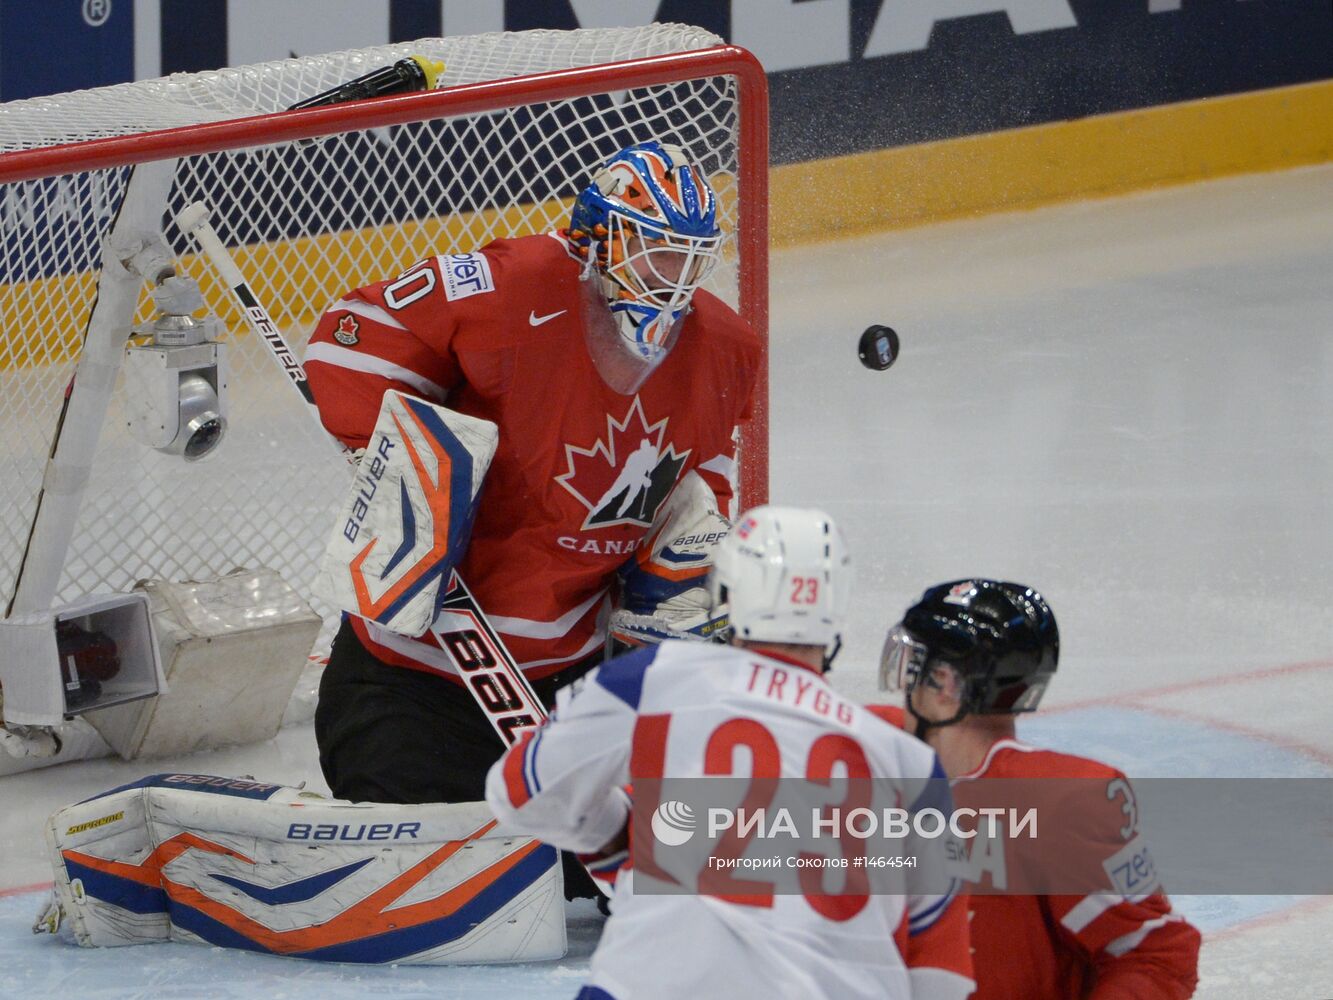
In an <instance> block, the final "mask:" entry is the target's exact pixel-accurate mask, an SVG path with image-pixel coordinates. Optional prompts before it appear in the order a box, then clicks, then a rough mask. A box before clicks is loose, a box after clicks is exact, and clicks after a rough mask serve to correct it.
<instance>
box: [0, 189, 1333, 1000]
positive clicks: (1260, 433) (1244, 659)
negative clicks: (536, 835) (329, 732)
mask: <svg viewBox="0 0 1333 1000" xmlns="http://www.w3.org/2000/svg"><path fill="white" fill-rule="evenodd" d="M1331 275H1333V166H1326V167H1316V168H1309V169H1302V170H1294V171H1287V172H1283V173H1275V174H1266V175H1259V176H1253V177H1246V178H1238V179H1233V180H1226V181H1219V182H1213V183H1209V184H1203V185H1196V186H1192V187H1186V188H1178V189H1170V190H1164V191H1160V192H1154V193H1149V194H1143V195H1137V196H1132V197H1127V198H1120V199H1115V200H1108V201H1095V202H1084V203H1076V204H1070V205H1064V206H1057V207H1053V208H1048V209H1043V210H1040V211H1034V212H1029V213H1023V214H1016V215H1007V216H993V217H989V218H985V219H980V220H976V221H964V222H954V223H949V224H944V225H939V226H932V227H926V228H920V229H913V230H907V231H903V232H898V233H891V234H885V235H880V236H874V237H867V238H864V239H858V240H853V241H844V242H838V243H828V244H823V245H818V246H814V247H803V248H799V249H794V250H788V251H783V252H780V253H777V254H775V255H774V280H773V309H772V312H773V334H772V337H773V351H772V365H773V371H772V390H771V398H772V410H773V413H772V420H773V435H772V440H773V454H772V495H773V497H774V499H776V500H780V501H781V502H783V503H789V504H816V505H820V506H823V507H825V508H826V509H828V510H829V511H830V512H831V513H832V514H833V515H834V516H835V517H836V518H837V519H838V520H839V521H840V522H841V523H842V525H843V527H844V530H845V531H846V533H847V535H848V537H849V539H850V542H851V544H852V547H853V549H854V552H855V554H856V556H857V562H858V567H859V569H858V572H859V581H858V591H857V595H856V598H855V600H854V603H853V609H852V623H851V629H850V632H849V636H848V642H847V648H846V650H845V652H844V654H843V656H842V658H841V659H840V660H839V662H838V665H837V668H836V670H835V673H834V674H833V675H832V677H833V680H834V682H835V684H836V685H837V686H838V687H840V688H841V689H843V690H844V691H846V692H847V693H849V694H851V695H853V696H856V697H860V698H873V697H877V692H876V690H875V679H874V664H875V660H876V658H877V656H878V651H879V644H880V642H881V640H882V636H883V631H884V628H885V626H886V625H888V624H890V623H891V619H893V618H894V616H895V615H896V614H897V613H898V612H900V611H901V610H902V609H903V608H904V607H905V606H906V605H907V604H908V603H910V602H911V601H912V600H913V599H914V598H915V597H916V596H917V595H918V594H919V593H920V591H921V590H922V589H923V588H924V587H925V586H926V585H927V584H929V583H934V582H937V581H940V580H945V579H949V578H953V577H957V576H965V575H970V574H983V575H998V576H1005V577H1009V578H1015V579H1019V580H1022V581H1024V582H1026V583H1031V584H1034V585H1036V586H1038V587H1040V588H1041V589H1042V590H1043V591H1044V592H1045V593H1046V595H1047V596H1048V598H1049V599H1050V601H1051V603H1052V605H1053V607H1054V608H1055V611H1056V614H1057V616H1058V617H1059V620H1060V625H1061V632H1062V636H1063V659H1062V661H1061V667H1060V672H1059V675H1058V676H1057V678H1056V680H1055V682H1054V685H1053V688H1052V690H1051V693H1050V694H1049V695H1048V698H1047V706H1046V707H1047V708H1048V711H1047V712H1045V713H1043V714H1042V715H1041V716H1038V717H1037V718H1034V719H1031V720H1028V722H1027V723H1026V725H1025V726H1024V728H1023V733H1024V735H1025V736H1026V737H1027V738H1029V739H1031V740H1033V741H1034V742H1041V743H1045V744H1047V745H1051V746H1054V747H1058V748H1060V749H1064V750H1069V751H1071V752H1077V753H1083V754H1087V755H1089V756H1094V757H1100V758H1103V759H1106V760H1108V761H1109V762H1111V763H1114V764H1116V765H1118V766H1120V767H1122V768H1124V769H1125V770H1127V771H1128V772H1129V773H1130V775H1131V776H1139V777H1147V776H1185V775H1190V776H1205V775H1211V776H1235V777H1239V776H1302V777H1314V776H1322V775H1329V774H1330V773H1333V708H1331V707H1330V705H1333V614H1330V612H1329V610H1328V609H1329V608H1330V607H1333V574H1331V573H1330V572H1329V568H1330V567H1331V566H1333V529H1331V528H1330V525H1333V444H1331V443H1330V436H1329V428H1330V427H1333V336H1330V334H1333V278H1330V276H1331ZM871 323H886V324H888V325H891V326H893V327H895V328H896V329H897V330H898V332H899V333H900V334H901V336H902V357H901V360H899V362H898V363H897V364H896V365H895V366H894V367H893V368H891V369H890V370H889V371H887V372H884V373H876V372H870V371H867V370H866V369H864V368H862V367H861V366H860V365H859V364H858V362H857V361H856V357H855V355H856V342H857V338H858V337H859V335H860V332H861V330H863V329H864V328H865V327H866V326H868V325H869V324H871ZM177 767H180V768H187V769H190V770H197V771H204V772H211V773H225V774H254V775H257V776H259V777H261V778H264V779H268V780H278V781H286V782H298V781H300V780H309V781H310V782H311V785H312V786H313V787H315V788H321V789H322V787H323V786H322V782H321V781H320V780H319V777H318V767H317V764H316V762H315V754H314V745H313V737H312V736H311V732H310V729H309V727H308V726H298V727H295V728H291V729H287V730H284V731H283V733H282V734H280V736H279V737H278V739H276V740H274V741H272V742H270V743H268V744H265V745H261V746H258V747H250V748H246V749H243V750H236V751H226V752H213V753H209V754H202V755H197V756H195V757H192V758H188V759H183V760H176V761H170V762H154V763H145V762H134V763H129V764H126V763H122V762H119V761H113V760H101V761H89V762H86V763H81V764H71V765H64V766H61V767H57V768H54V769H50V770H46V771H41V772H33V773H29V774H25V775H17V776H11V777H6V778H0V893H3V892H4V890H5V889H6V888H9V889H13V888H16V887H22V886H31V885H33V884H35V883H43V882H47V881H49V879H50V875H49V872H48V870H47V869H46V867H45V864H44V862H43V861H42V858H41V848H40V836H41V833H40V831H41V827H42V823H43V820H44V818H45V816H46V815H47V814H49V813H50V812H51V811H52V810H53V809H54V808H56V807H58V806H60V805H63V804H65V803H68V802H71V801H74V800H77V799H79V798H82V797H84V796H86V795H89V794H92V793H95V792H97V791H101V790H103V789H105V788H108V787H111V786H113V785H117V784H120V783H123V782H125V781H129V780H132V779H134V778H136V777H139V776H141V775H144V774H148V773H152V772H154V771H160V770H166V769H171V768H177ZM1165 875H1166V878H1167V882H1168V887H1169V878H1170V875H1169V872H1168V873H1165ZM38 901H39V895H38V894H37V893H35V892H33V891H28V892H22V893H18V894H14V893H10V894H9V895H3V896H0V997H11V996H54V995H77V996H84V997H90V998H98V1000H100V998H107V1000H110V998H116V1000H122V998H127V997H139V996H143V997H149V996H151V997H154V998H170V997H178V996H179V997H192V998H193V997H198V996H214V997H221V998H231V997H236V998H240V997H246V998H250V997H254V996H264V997H266V998H273V1000H277V998H306V997H319V998H321V1000H343V998H352V997H360V996H364V995H367V994H371V993H374V994H375V995H378V996H385V997H418V996H432V997H487V996H505V997H517V996H521V997H532V998H545V997H570V996H573V995H574V993H576V992H577V989H578V985H579V984H580V982H581V980H582V976H583V973H584V970H585V969H586V957H587V955H588V953H589V952H590V950H591V947H592V943H593V940H594V939H595V936H596V928H597V926H598V918H597V917H596V916H595V915H594V914H593V913H591V912H589V911H588V910H587V908H586V907H584V908H580V909H578V910H577V911H576V912H575V913H574V917H573V923H572V925H571V926H572V932H571V933H572V942H571V943H572V947H571V955H570V957H569V958H567V959H566V960H565V961H564V962H562V963H558V964H556V965H552V966H542V967H536V966H534V967H527V968H498V967H496V968H473V969H426V970H423V969H415V968H407V967H399V968H382V969H381V968H376V969H368V968H357V967H321V966H317V965H313V964H310V963H301V962H298V961H294V960H286V959H268V958H263V957H256V956H250V955H240V954H232V953H228V952H224V951H220V950H216V949H207V948H196V947H188V946H184V945H162V946H153V947H150V948H137V949H118V950H111V951H84V950H81V949H75V948H72V947H69V946H66V945H64V944H62V943H61V942H59V941H55V940H51V939H49V938H34V937H32V936H30V935H29V934H28V926H29V923H30V922H31V919H32V917H33V915H34V914H35V912H36V909H37V904H38ZM1177 902H1178V903H1179V904H1180V906H1181V908H1182V909H1183V910H1185V912H1187V913H1188V914H1189V915H1190V917H1191V919H1193V920H1195V921H1196V922H1197V923H1198V925H1199V926H1200V927H1201V928H1202V929H1203V930H1204V931H1205V944H1204V951H1203V956H1202V965H1201V972H1202V977H1203V980H1202V985H1201V986H1200V989H1199V992H1198V996H1199V997H1201V998H1203V1000H1253V998H1256V997H1263V998H1265V1000H1283V998H1291V1000H1311V998H1316V997H1327V996H1333V955H1331V954H1330V950H1329V948H1328V942H1329V941H1330V940H1333V905H1331V904H1330V900H1328V899H1324V898H1310V899H1292V898H1274V897H1191V898H1187V899H1180V900H1178V901H1177Z"/></svg>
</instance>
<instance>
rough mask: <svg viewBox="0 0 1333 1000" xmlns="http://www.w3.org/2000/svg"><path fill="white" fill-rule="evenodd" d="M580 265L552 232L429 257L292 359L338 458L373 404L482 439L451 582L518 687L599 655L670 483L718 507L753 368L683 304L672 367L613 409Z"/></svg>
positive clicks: (349, 299) (401, 641)
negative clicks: (485, 433) (506, 656)
mask: <svg viewBox="0 0 1333 1000" xmlns="http://www.w3.org/2000/svg"><path fill="white" fill-rule="evenodd" d="M581 266H582V265H581V264H580V263H579V262H578V261H576V260H574V259H573V258H572V257H571V256H570V255H569V254H568V253H567V251H566V249H565V241H564V238H563V236H561V235H560V234H556V233H550V234H545V235H538V236H529V237H524V238H522V239H515V240H497V241H495V242H493V243H490V244H488V245H487V246H485V247H483V248H482V249H481V250H480V251H479V252H476V253H465V254H450V255H447V256H439V257H433V258H430V259H429V260H426V261H423V262H422V263H420V264H418V265H416V266H415V267H413V268H411V269H409V270H408V271H407V272H406V273H404V274H403V275H402V276H400V277H398V278H396V279H393V280H390V281H383V282H379V283H377V284H373V285H369V286H367V287H365V288H361V289H357V290H356V291H354V292H350V293H348V294H347V295H346V296H344V297H343V298H342V299H340V300H339V301H337V302H335V303H334V304H333V305H332V306H330V307H329V309H328V311H327V312H326V313H325V315H324V316H323V318H322V319H321V320H320V322H319V325H318V327H317V328H316V330H315V332H314V334H313V336H312V337H311V340H310V346H309V347H308V349H307V351H306V371H307V373H308V376H309V379H310V386H311V389H312V390H313V391H314V394H315V399H316V401H317V403H318V405H319V408H320V414H321V417H322V418H323V421H324V425H325V426H326V427H327V428H328V429H329V430H330V431H331V432H332V433H334V434H335V435H337V437H338V438H340V439H341V440H342V441H343V442H345V443H346V444H348V445H349V446H351V447H354V448H355V447H362V446H364V445H365V443H366V441H367V439H368V437H369V435H370V432H371V430H372V428H373V427H374V423H375V419H376V416H377V415H378V413H379V409H380V401H381V398H382V397H383V395H384V393H385V392H386V391H387V390H389V389H397V390H399V391H402V392H406V393H410V394H412V395H415V396H420V397H423V398H425V399H429V400H431V401H432V402H436V403H442V404H444V405H447V406H449V407H450V408H452V409H454V410H457V411H459V412H461V413H466V414H468V415H471V416H475V417H480V418H483V419H486V420H490V421H493V422H494V423H496V424H497V425H499V429H500V443H499V448H498V450H497V451H496V454H495V458H494V460H493V461H492V463H491V467H490V471H489V472H488V474H487V477H486V480H485V483H484V485H483V487H482V492H481V497H480V503H479V509H478V513H477V517H476V521H475V523H474V526H473V531H472V540H471V544H470V546H469V548H468V551H467V554H466V556H465V558H464V560H463V562H462V563H461V565H460V566H459V567H458V570H459V574H460V575H461V576H462V577H463V579H464V580H466V581H467V583H468V586H469V587H470V588H471V589H472V592H473V593H474V594H475V596H476V598H477V601H478V602H479V603H480V605H481V606H482V608H484V609H485V611H486V612H487V615H488V617H489V618H490V620H491V623H492V624H493V625H494V626H495V628H496V630H497V631H498V632H499V633H500V634H501V636H502V637H503V639H504V641H505V644H506V645H507V646H508V647H509V649H510V651H511V652H512V653H513V654H514V657H515V659H516V660H517V661H518V663H519V665H520V666H521V667H522V668H523V670H524V672H525V673H526V674H527V675H528V676H529V677H530V678H532V679H537V678H540V677H544V676H548V675H550V674H553V673H555V672H557V671H559V670H560V669H562V668H563V667H566V666H569V665H570V664H572V663H575V662H577V661H578V660H580V659H582V658H584V657H586V656H588V655H590V654H591V653H593V652H595V651H596V650H597V649H598V648H599V647H600V646H601V644H602V642H603V639H604V635H603V631H604V621H605V611H606V609H607V607H608V604H609V591H610V586H611V583H612V581H613V580H614V577H615V573H616V570H617V569H618V568H619V567H620V566H621V565H622V564H624V563H625V562H626V560H628V559H629V558H631V557H632V556H633V554H634V553H635V551H636V550H637V549H638V548H640V547H641V546H643V545H644V544H645V543H646V542H647V541H648V537H647V536H648V534H649V529H650V528H651V527H652V525H653V521H654V518H655V517H656V515H657V512H658V511H659V510H660V509H661V507H662V505H663V503H664V502H665V501H666V499H667V497H668V496H669V494H670V493H671V491H672V489H673V488H674V487H675V485H676V483H677V482H678V481H679V480H680V479H681V477H682V476H684V475H685V474H686V473H687V472H689V471H691V470H695V471H697V472H698V473H699V474H700V475H701V476H702V477H703V478H704V479H705V481H706V482H707V483H708V484H709V486H710V487H712V488H713V490H714V492H715V493H716V494H717V495H718V498H719V502H720V509H721V510H723V511H726V510H728V509H729V508H730V505H731V496H732V485H731V479H732V477H733V474H734V465H735V454H734V444H733V438H732V433H733V429H734V428H735V427H736V425H737V424H738V423H740V422H741V421H742V420H744V419H746V418H747V417H748V416H749V406H750V398H751V392H752V390H753V386H754V382H755V375H756V372H757V370H758V364H759V342H758V338H757V337H756V336H755V335H754V333H753V332H752V331H751V330H750V328H749V327H748V326H747V325H746V324H745V322H744V321H743V320H741V318H740V317H739V316H737V315H736V313H735V312H734V311H732V310H731V309H730V308H729V307H727V306H726V305H725V304H724V303H723V302H721V301H720V300H719V299H717V298H716V297H714V296H712V295H710V294H708V293H707V292H704V291H699V292H696V293H695V295H694V298H693V303H692V310H691V311H690V312H689V314H688V315H687V316H686V317H685V319H684V321H683V324H682V327H681V331H680V334H679V339H678V341H677V342H676V344H675V347H674V348H673V349H672V350H671V352H670V353H669V354H668V355H667V356H666V358H665V359H664V360H663V361H662V362H661V363H660V365H659V366H658V367H657V369H656V370H654V371H653V373H652V375H651V376H649V378H648V379H647V381H645V382H644V383H643V385H642V386H641V387H640V388H639V390H638V391H637V392H636V393H635V394H633V395H629V396H626V395H621V394H620V393H617V392H616V391H614V390H613V389H611V388H609V387H608V386H607V385H606V383H605V382H604V381H603V380H602V377H601V376H600V375H599V374H598V371H597V369H596V368H595V367H594V364H593V361H592V359H591V357H590V356H589V352H588V348H587V346H586V344H585V332H584V331H585V322H586V310H587V308H588V306H587V302H586V301H585V297H584V295H583V294H581V288H582V286H581V284H580V281H579V275H580V269H581ZM353 627H354V628H355V630H356V633H357V635H358V637H359V638H360V640H361V641H362V643H363V644H365V645H366V647H367V648H368V649H369V650H370V651H371V652H372V653H374V655H375V656H377V657H379V658H380V659H381V660H384V661H386V662H389V663H393V664H397V665H399V666H406V667H411V668H414V669H418V670H426V671H429V672H433V673H440V674H445V675H451V674H453V672H454V669H453V667H452V663H451V661H450V659H449V658H448V656H447V655H446V654H445V653H444V651H443V650H442V649H440V648H439V647H438V646H435V645H433V644H432V643H431V642H430V641H429V637H427V638H426V639H422V640H416V639H409V638H405V637H403V636H399V635H395V634H393V633H390V632H387V631H385V630H383V629H380V628H378V627H376V626H374V625H368V624H367V623H366V622H364V621H363V620H361V619H353Z"/></svg>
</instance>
